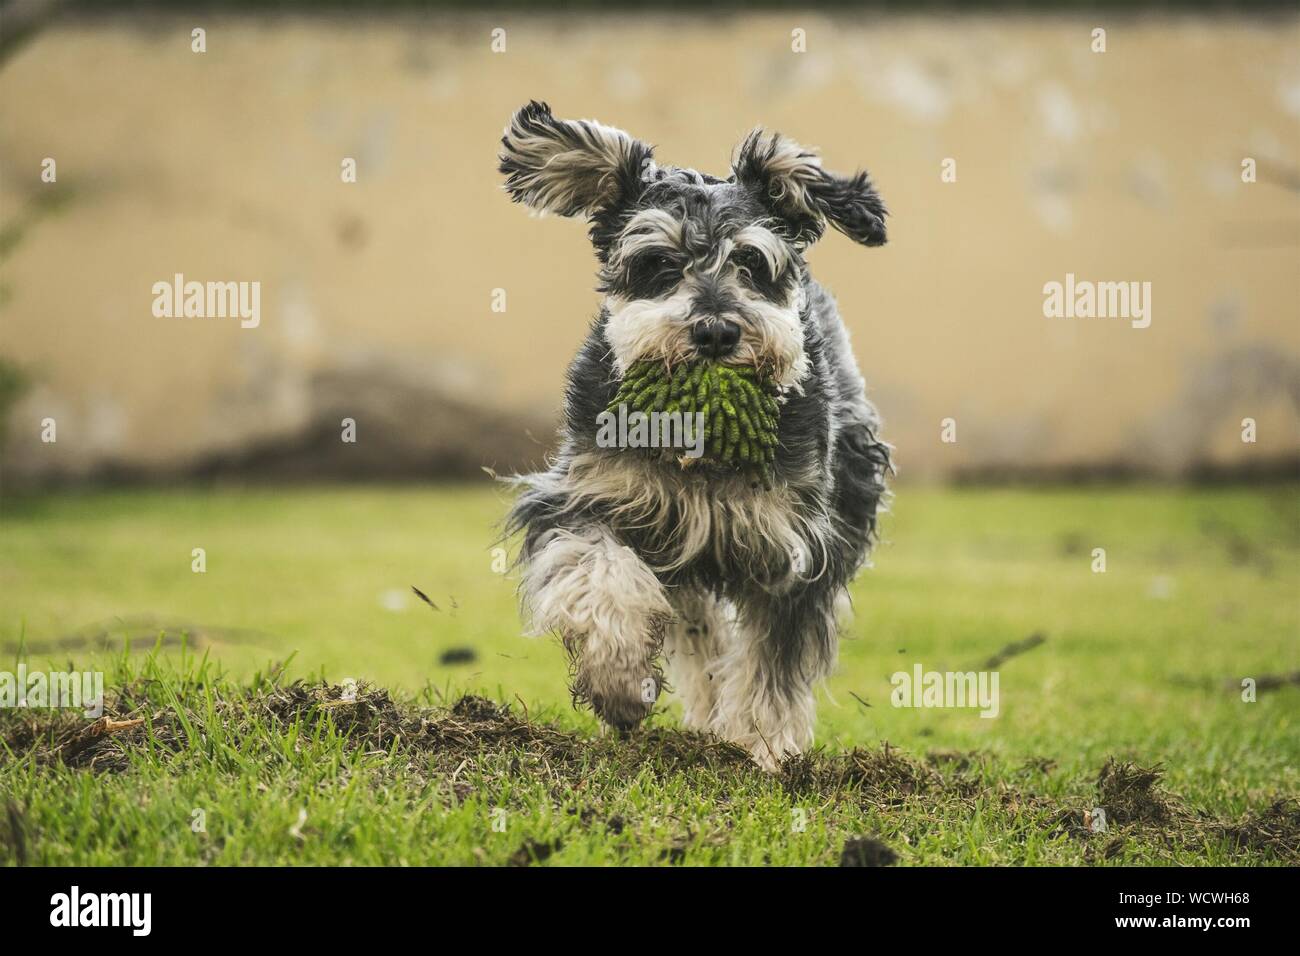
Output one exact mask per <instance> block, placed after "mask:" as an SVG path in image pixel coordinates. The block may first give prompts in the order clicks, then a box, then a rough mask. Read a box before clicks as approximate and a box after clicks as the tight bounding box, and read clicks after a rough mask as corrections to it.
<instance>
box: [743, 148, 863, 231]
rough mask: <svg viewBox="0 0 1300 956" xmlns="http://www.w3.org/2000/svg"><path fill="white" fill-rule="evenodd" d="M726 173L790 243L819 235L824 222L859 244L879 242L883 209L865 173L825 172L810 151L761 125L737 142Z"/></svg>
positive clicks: (816, 156) (819, 161)
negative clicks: (771, 218) (764, 210)
mask: <svg viewBox="0 0 1300 956" xmlns="http://www.w3.org/2000/svg"><path fill="white" fill-rule="evenodd" d="M732 172H734V173H735V176H736V182H738V183H740V184H741V185H743V186H747V187H748V188H750V189H752V190H753V191H754V192H755V193H756V194H757V195H758V197H759V199H760V200H762V202H763V203H764V204H765V205H766V206H767V207H768V208H769V209H770V210H771V211H772V214H773V215H774V216H776V218H777V219H779V220H781V221H782V222H784V223H785V225H786V228H787V230H788V231H789V234H790V237H791V239H793V240H794V241H796V242H801V243H805V244H807V243H812V242H815V241H816V240H817V239H820V238H821V235H822V233H824V232H825V231H826V223H828V222H829V223H830V224H831V225H832V226H834V227H835V228H836V229H838V230H839V231H840V232H842V233H844V234H845V235H846V236H848V237H849V238H850V239H852V240H853V241H854V242H860V243H862V244H863V245H864V246H880V245H884V243H885V216H886V215H888V213H887V212H886V210H885V204H884V202H883V201H882V200H881V198H880V196H879V194H877V192H876V190H875V187H874V186H872V185H871V179H870V177H868V176H867V174H866V173H865V172H859V173H856V174H855V175H853V176H847V177H846V176H838V175H836V174H835V173H830V172H827V171H826V170H824V169H822V161H821V157H819V156H818V155H817V154H816V153H814V152H812V151H811V150H808V149H805V148H804V147H802V146H800V145H799V144H798V143H796V142H794V141H793V140H789V139H786V138H784V137H783V136H781V134H780V133H772V134H771V135H766V134H764V132H763V131H762V130H761V129H756V130H754V131H753V132H752V133H750V134H749V135H748V136H747V137H745V141H744V142H743V143H741V144H740V149H739V151H738V152H737V154H736V161H735V162H734V163H733V164H732Z"/></svg>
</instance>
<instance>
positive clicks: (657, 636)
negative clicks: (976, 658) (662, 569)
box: [523, 525, 672, 729]
mask: <svg viewBox="0 0 1300 956" xmlns="http://www.w3.org/2000/svg"><path fill="white" fill-rule="evenodd" d="M526 563H527V567H526V570H525V572H524V578H523V594H524V604H525V608H526V609H527V611H528V613H529V615H530V616H531V618H532V622H533V629H534V631H535V632H536V633H544V632H546V631H555V632H558V633H559V635H560V637H561V638H562V639H563V641H564V646H565V648H566V649H567V650H568V652H569V655H570V658H571V660H572V662H573V674H574V680H573V687H572V690H573V697H574V700H575V701H587V702H589V703H590V704H591V706H592V709H593V710H594V711H595V712H596V716H598V717H599V718H600V719H601V720H603V721H604V722H605V723H607V724H609V725H610V726H612V727H616V728H619V729H627V728H629V727H633V726H635V725H636V724H637V723H639V722H640V721H642V720H644V719H645V718H646V717H647V716H649V714H650V711H651V709H652V708H653V707H654V703H655V700H656V699H657V698H658V696H659V691H660V688H661V686H662V683H663V681H662V678H661V676H660V672H659V668H658V664H657V662H656V658H657V657H658V655H659V649H660V646H661V644H662V642H663V635H664V630H665V628H666V627H667V625H668V623H669V621H670V620H671V619H672V608H671V606H670V605H669V603H668V597H667V595H666V594H665V593H664V589H663V586H662V585H661V584H660V583H659V579H658V578H657V577H655V574H654V572H653V571H651V570H650V568H649V567H648V566H647V565H646V564H645V562H644V561H642V560H641V559H640V558H639V557H637V556H636V554H635V553H633V551H632V549H631V548H628V547H626V546H624V545H622V544H620V543H619V542H618V540H617V539H616V538H615V537H614V535H613V534H612V533H611V532H610V531H609V530H608V529H606V528H604V527H601V526H599V525H592V526H588V527H585V528H579V529H574V530H570V529H556V530H553V531H550V532H547V533H546V534H545V535H544V536H543V537H542V538H541V539H540V540H539V541H538V542H537V543H536V545H535V546H534V547H533V548H532V549H531V553H530V554H529V555H527V556H526Z"/></svg>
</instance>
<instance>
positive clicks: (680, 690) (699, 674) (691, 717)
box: [664, 590, 731, 730]
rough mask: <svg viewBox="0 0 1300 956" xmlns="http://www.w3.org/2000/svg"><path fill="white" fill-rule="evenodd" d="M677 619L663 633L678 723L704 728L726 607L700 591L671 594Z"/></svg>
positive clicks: (724, 640) (723, 639)
mask: <svg viewBox="0 0 1300 956" xmlns="http://www.w3.org/2000/svg"><path fill="white" fill-rule="evenodd" d="M672 603H673V608H674V610H676V612H677V619H676V620H675V621H673V623H672V624H671V625H669V627H668V631H667V633H666V634H665V635H664V663H665V666H666V668H667V670H668V681H669V683H670V685H671V686H672V689H673V691H674V692H675V693H676V694H677V695H678V696H679V697H680V698H681V699H682V722H683V723H684V724H685V725H686V726H687V727H689V728H691V729H692V730H706V729H708V726H709V715H710V714H711V713H712V712H713V704H714V696H715V695H714V693H713V689H714V675H713V669H714V666H715V664H716V662H717V658H718V657H719V655H720V654H721V653H722V649H723V648H724V647H726V645H727V643H728V640H727V634H728V631H729V629H730V627H731V623H730V622H729V621H728V619H727V608H726V606H725V605H724V604H723V602H722V601H720V600H719V599H718V598H716V597H714V596H713V595H711V594H708V593H706V592H703V591H694V590H689V591H684V592H680V593H678V594H674V595H673V598H672Z"/></svg>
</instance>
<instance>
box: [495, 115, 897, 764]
mask: <svg viewBox="0 0 1300 956" xmlns="http://www.w3.org/2000/svg"><path fill="white" fill-rule="evenodd" d="M501 142H502V152H501V157H500V160H501V165H500V170H501V172H502V173H503V174H504V175H505V177H506V189H507V190H508V192H509V193H510V196H511V198H512V199H514V200H515V201H516V202H521V203H524V204H525V205H528V206H531V207H532V208H534V209H536V210H539V211H541V212H549V213H556V214H559V215H563V216H584V217H586V218H587V219H588V221H589V223H590V227H591V228H590V235H591V240H592V243H593V244H594V246H595V250H596V255H597V258H598V259H599V261H600V264H601V269H600V291H602V292H603V293H604V294H605V300H604V303H603V305H602V307H601V310H600V314H599V315H598V316H597V318H596V320H595V322H594V323H593V325H592V327H591V331H590V333H589V335H588V337H587V340H586V342H585V343H584V344H583V346H582V348H581V349H580V350H579V352H578V355H577V357H576V358H575V359H574V361H573V364H572V365H571V366H570V368H569V378H568V389H567V392H566V396H565V421H564V427H563V445H562V447H561V448H560V451H559V453H558V457H557V458H556V459H555V461H554V462H553V463H552V464H551V466H550V468H549V469H548V470H547V471H545V472H541V473H538V474H532V475H527V476H522V477H520V478H518V479H516V480H517V481H518V482H519V483H520V484H521V485H522V486H523V490H522V492H521V494H520V496H519V498H518V499H517V502H516V504H515V506H514V509H513V511H512V512H511V515H510V518H509V520H508V523H507V529H508V532H509V533H516V532H522V533H523V544H522V550H521V553H520V561H521V564H522V566H523V575H522V585H521V590H522V598H523V605H524V609H525V612H526V614H527V615H528V617H529V618H530V619H531V623H532V627H533V629H534V631H535V632H538V633H545V632H556V633H558V634H559V635H560V636H561V638H562V639H563V642H564V645H565V647H566V648H567V650H568V652H569V654H570V656H571V660H572V665H573V674H574V682H573V688H572V690H573V695H574V698H575V701H587V702H589V703H590V704H591V706H592V707H593V709H594V710H595V712H596V714H597V715H598V716H599V717H600V718H601V719H602V720H603V721H605V722H606V723H607V724H609V725H611V726H613V727H616V728H620V729H624V728H629V727H632V726H634V725H636V724H637V723H638V722H639V721H641V720H642V719H644V718H645V717H646V716H647V715H648V714H649V713H650V711H651V709H652V708H653V706H654V701H655V698H656V697H657V695H658V693H659V691H660V689H661V688H662V687H663V686H664V685H663V679H662V675H661V673H660V671H659V665H658V658H659V657H660V654H661V653H662V656H663V658H664V659H665V661H666V663H667V668H668V672H669V673H668V676H669V678H670V679H671V682H672V687H673V689H675V691H676V692H677V693H678V694H680V695H681V697H682V700H683V704H684V707H685V721H686V724H687V725H688V726H690V727H693V728H697V729H700V730H706V731H712V732H714V733H716V734H718V735H719V736H721V737H724V738H726V739H728V740H731V741H734V742H736V743H738V744H740V745H741V746H743V747H745V748H746V749H748V750H749V751H750V753H752V754H753V755H754V758H755V759H756V760H757V761H758V762H759V763H760V764H762V765H764V766H766V767H769V768H771V767H774V766H776V765H777V764H778V763H779V762H780V760H781V759H782V758H783V757H784V756H786V755H788V754H791V753H797V752H799V751H801V750H803V749H804V748H806V747H807V746H809V745H810V744H811V742H812V731H813V710H814V705H813V689H814V686H815V684H816V682H817V681H819V680H820V679H822V678H824V677H825V676H826V675H827V674H828V673H829V672H830V670H831V668H832V666H833V665H834V662H835V658H836V652H837V635H836V629H837V621H836V611H837V605H841V604H842V605H845V606H846V605H847V603H848V602H847V593H846V590H845V588H846V585H847V584H848V582H849V580H850V579H851V578H852V577H853V575H854V573H855V572H856V571H857V570H858V568H859V567H861V566H862V565H863V563H864V562H865V561H866V557H867V553H868V551H869V549H870V547H871V544H872V542H873V538H874V533H875V527H876V515H877V511H878V510H879V508H880V506H881V500H882V497H883V496H884V495H885V483H884V482H885V477H886V474H887V473H888V472H889V468H890V464H889V447H888V446H887V445H886V444H884V443H883V442H882V441H881V440H880V439H879V438H877V433H878V430H879V418H878V416H877V414H876V411H875V409H874V408H873V407H872V405H871V404H870V403H869V402H868V401H867V398H866V395H865V389H864V384H863V380H862V376H861V374H860V373H859V372H858V368H857V364H856V363H855V361H854V359H853V354H852V352H851V351H850V349H849V341H848V335H847V333H846V330H845V328H844V325H843V323H842V322H841V320H840V317H839V314H838V312H837V311H836V307H835V303H834V301H833V300H832V299H831V297H830V295H829V294H827V292H826V291H825V290H823V289H822V287H821V286H820V285H818V284H817V283H816V282H815V281H814V280H813V278H812V277H811V276H810V275H809V273H808V268H807V266H806V265H805V262H804V257H803V254H804V251H805V250H806V249H807V247H808V246H809V245H810V244H811V243H813V242H814V241H816V240H817V239H818V238H819V237H820V236H821V235H822V233H823V232H824V231H825V229H826V226H827V225H828V224H829V225H831V226H833V227H834V228H836V229H838V230H839V231H841V232H843V233H844V234H845V235H847V236H848V237H849V238H851V239H853V240H855V241H857V242H860V243H862V244H864V245H868V246H876V245H880V244H882V243H884V241H885V221H884V217H885V214H886V213H885V208H884V205H883V204H882V202H881V200H880V197H879V196H878V195H877V194H876V191H875V189H874V188H873V186H872V184H871V181H870V180H869V179H868V177H867V175H866V174H865V173H858V174H857V175H855V176H851V177H843V176H837V175H834V174H832V173H829V172H827V171H826V170H824V169H822V167H821V162H820V160H819V159H818V157H817V156H816V155H815V154H814V153H812V152H810V151H808V150H806V149H804V148H803V147H801V146H799V145H797V144H795V143H793V142H791V141H790V140H788V139H785V138H783V137H781V136H779V135H776V134H773V135H767V134H765V133H763V132H762V131H761V130H755V131H754V132H753V133H752V134H750V135H749V137H748V138H746V139H745V140H744V142H743V143H742V144H741V145H740V147H739V149H738V151H737V154H736V157H735V160H734V162H733V165H732V171H731V175H730V176H728V177H727V178H726V179H719V178H716V177H713V176H709V175H705V174H702V173H698V172H696V171H695V170H692V169H680V168H675V167H660V166H656V165H655V163H654V160H653V158H652V149H651V147H649V146H647V145H646V144H644V143H641V142H639V141H637V140H635V139H633V138H632V137H631V136H629V135H628V134H627V133H624V132H623V131H622V130H618V129H613V128H611V127H608V126H603V125H601V124H599V123H595V122H591V121H586V120H584V121H572V120H562V119H557V118H556V117H554V116H553V115H552V114H551V110H550V108H549V107H548V106H546V104H544V103H537V102H532V103H529V104H528V105H527V106H525V107H524V108H523V109H521V110H520V111H519V112H518V113H517V114H516V115H515V116H514V118H513V119H512V120H511V122H510V125H509V126H508V127H507V128H506V131H505V136H504V137H503V139H502V141H501ZM720 318H726V319H729V320H731V321H733V322H735V323H737V324H739V325H740V327H741V339H740V343H739V345H738V347H737V348H736V350H735V351H734V352H733V353H732V354H731V355H730V356H729V357H728V358H727V359H726V361H727V362H729V363H731V364H736V365H742V364H744V365H753V366H756V367H761V368H764V369H765V370H767V372H768V373H769V374H770V375H771V376H772V378H773V379H774V380H775V382H777V383H778V384H779V386H780V389H781V393H782V398H781V402H782V404H781V414H780V420H779V433H778V439H779V446H778V449H777V456H776V461H775V463H774V465H773V467H772V473H771V477H772V480H771V481H770V482H769V483H768V484H769V485H770V487H768V486H765V485H763V484H761V483H759V482H757V481H755V480H754V478H753V477H752V476H748V475H746V474H744V473H742V472H737V471H725V470H721V469H718V468H710V467H702V468H701V467H690V468H685V467H683V466H682V465H681V464H679V463H677V462H676V461H674V460H672V459H671V458H664V457H650V456H647V455H644V454H639V453H637V452H636V451H633V450H626V449H618V448H604V447H599V446H598V445H597V442H596V422H597V416H598V415H599V414H600V413H601V412H602V411H603V410H604V409H605V408H606V406H607V405H608V404H609V403H610V402H611V401H612V399H613V397H614V395H615V393H616V391H617V389H618V386H619V383H620V381H621V379H622V376H623V375H624V374H625V373H626V372H627V370H628V369H629V367H630V366H631V365H632V364H633V363H635V362H637V361H641V360H645V359H660V360H663V361H664V362H665V363H667V364H668V365H669V366H671V365H672V364H673V363H675V362H678V361H682V360H688V359H691V358H693V357H694V356H695V354H696V352H695V347H694V346H693V345H692V339H691V329H692V326H693V325H695V324H696V323H699V322H711V321H715V320H718V319H720Z"/></svg>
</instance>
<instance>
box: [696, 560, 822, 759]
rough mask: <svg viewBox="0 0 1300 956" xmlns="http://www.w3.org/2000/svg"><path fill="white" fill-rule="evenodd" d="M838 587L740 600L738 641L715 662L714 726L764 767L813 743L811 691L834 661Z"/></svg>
mask: <svg viewBox="0 0 1300 956" xmlns="http://www.w3.org/2000/svg"><path fill="white" fill-rule="evenodd" d="M835 650H836V625H835V613H834V592H833V591H832V589H830V588H828V587H826V586H825V585H817V586H814V587H812V588H808V589H804V590H802V591H799V592H796V593H791V594H787V595H785V596H781V597H776V596H772V595H767V594H757V595H752V596H750V597H748V598H747V599H746V600H744V601H743V602H740V604H739V617H738V621H737V628H736V635H735V640H734V641H733V642H732V645H731V647H730V648H729V649H728V650H727V651H726V653H725V654H724V655H723V656H722V657H721V658H719V659H718V660H717V662H716V665H715V671H714V680H715V683H716V690H715V693H716V700H715V702H714V706H713V712H712V714H711V715H710V720H709V729H710V730H712V731H713V732H714V733H715V734H717V735H718V736H719V737H723V738H725V739H727V740H730V741H732V742H733V743H736V744H739V745H740V746H742V747H744V748H745V749H746V750H748V751H749V752H750V754H751V755H752V756H753V757H754V760H755V761H756V762H757V763H758V764H759V765H760V766H762V767H764V768H765V769H767V770H774V769H776V767H777V765H779V764H780V762H781V761H782V760H783V759H784V758H785V757H787V756H789V755H790V754H797V753H802V752H803V751H804V750H806V749H807V748H808V747H809V746H811V745H812V742H813V721H814V719H815V717H816V705H815V702H814V699H813V691H814V688H815V687H816V685H817V683H818V682H819V681H820V680H822V679H823V678H824V677H826V676H827V674H829V673H830V670H831V667H832V666H833V664H834V661H835Z"/></svg>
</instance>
